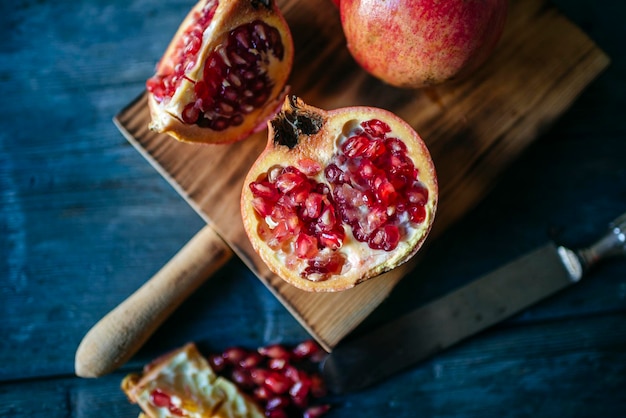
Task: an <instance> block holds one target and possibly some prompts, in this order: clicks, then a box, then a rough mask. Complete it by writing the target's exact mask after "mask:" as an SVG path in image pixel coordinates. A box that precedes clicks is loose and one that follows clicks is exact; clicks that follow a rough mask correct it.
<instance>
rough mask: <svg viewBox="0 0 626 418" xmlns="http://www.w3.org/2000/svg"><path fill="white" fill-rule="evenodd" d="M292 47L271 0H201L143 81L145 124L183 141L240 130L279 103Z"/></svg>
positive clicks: (250, 128) (249, 129) (256, 126)
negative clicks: (147, 119) (147, 121)
mask: <svg viewBox="0 0 626 418" xmlns="http://www.w3.org/2000/svg"><path fill="white" fill-rule="evenodd" d="M293 54H294V47H293V41H292V38H291V32H290V30H289V26H288V24H287V23H286V21H285V19H284V17H283V16H282V14H281V12H280V10H279V9H278V8H277V6H276V5H275V3H274V1H273V0H236V1H224V0H221V1H220V0H201V1H200V2H198V3H197V4H196V5H195V6H194V7H193V8H192V9H191V10H190V12H189V13H188V15H187V16H186V17H185V19H184V20H183V22H182V23H181V25H180V27H179V28H178V30H177V32H176V34H175V35H174V37H173V38H172V40H171V42H170V44H169V46H168V47H167V49H166V50H165V53H164V55H163V57H162V58H161V60H160V61H159V63H158V64H157V68H156V73H155V75H154V76H152V77H151V78H150V79H148V80H147V82H146V88H147V90H148V93H149V94H148V105H149V109H150V115H151V122H150V125H149V126H150V129H152V130H154V131H156V132H161V133H166V134H168V135H170V136H172V137H174V138H176V139H177V140H180V141H183V142H195V143H229V142H235V141H239V140H242V139H244V138H247V137H248V136H249V135H251V134H252V133H254V132H256V131H259V130H262V129H264V128H265V126H266V123H267V121H268V120H269V119H270V118H271V117H272V116H273V115H274V114H275V113H276V111H277V110H278V109H279V108H280V104H281V102H282V101H283V99H284V97H285V95H286V93H287V91H288V87H287V80H288V77H289V74H290V71H291V67H292V64H293Z"/></svg>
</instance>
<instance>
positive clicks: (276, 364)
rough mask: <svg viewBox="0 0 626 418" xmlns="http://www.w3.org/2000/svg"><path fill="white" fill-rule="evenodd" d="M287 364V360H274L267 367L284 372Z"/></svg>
mask: <svg viewBox="0 0 626 418" xmlns="http://www.w3.org/2000/svg"><path fill="white" fill-rule="evenodd" d="M287 364H288V363H287V359H284V358H273V359H270V360H269V361H268V362H267V367H268V368H270V369H271V370H284V369H285V367H286V366H287Z"/></svg>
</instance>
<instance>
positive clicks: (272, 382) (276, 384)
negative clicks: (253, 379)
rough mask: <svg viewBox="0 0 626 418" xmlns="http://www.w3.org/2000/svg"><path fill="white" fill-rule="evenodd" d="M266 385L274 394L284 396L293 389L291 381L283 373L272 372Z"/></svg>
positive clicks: (266, 380)
mask: <svg viewBox="0 0 626 418" xmlns="http://www.w3.org/2000/svg"><path fill="white" fill-rule="evenodd" d="M264 384H265V386H266V387H267V388H268V389H269V390H271V391H272V392H273V393H275V394H277V395H282V394H284V393H287V391H288V390H289V388H290V387H291V380H290V379H289V378H288V377H286V376H285V375H284V374H282V373H279V372H272V373H270V374H269V376H268V377H267V378H266V379H265V382H264Z"/></svg>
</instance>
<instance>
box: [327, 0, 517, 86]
mask: <svg viewBox="0 0 626 418" xmlns="http://www.w3.org/2000/svg"><path fill="white" fill-rule="evenodd" d="M337 3H339V2H338V1H337ZM373 3H375V5H374V4H373ZM338 6H339V8H340V13H341V23H342V26H343V31H344V33H345V36H346V40H347V47H348V50H349V51H350V53H351V54H352V56H353V57H354V59H355V60H356V61H357V62H358V63H359V64H360V65H361V66H362V67H363V68H364V69H365V70H366V71H368V72H369V73H371V74H372V75H374V76H376V77H378V78H380V79H381V80H383V81H385V82H386V83H389V84H391V85H394V86H398V87H405V88H419V87H424V86H429V85H436V84H441V83H444V82H446V81H448V80H451V79H455V78H459V77H463V76H465V75H467V74H469V73H471V72H472V71H474V70H475V69H477V68H478V67H479V66H480V65H482V64H483V63H484V62H485V61H486V60H487V58H488V57H489V56H490V55H491V53H492V51H493V50H494V48H495V47H496V45H497V43H498V40H499V39H500V37H501V34H502V31H503V29H504V25H505V21H506V16H507V10H508V1H507V0H448V1H433V0H412V1H399V2H371V1H368V0H341V2H340V4H338ZM369 28H372V29H369ZM374 33H375V36H373V34H374Z"/></svg>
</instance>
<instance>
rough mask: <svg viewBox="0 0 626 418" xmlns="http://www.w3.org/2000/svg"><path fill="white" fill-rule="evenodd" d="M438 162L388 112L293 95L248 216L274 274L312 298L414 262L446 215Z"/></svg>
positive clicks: (255, 171) (253, 185) (273, 134)
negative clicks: (440, 207)
mask: <svg viewBox="0 0 626 418" xmlns="http://www.w3.org/2000/svg"><path fill="white" fill-rule="evenodd" d="M437 198H438V186H437V177H436V174H435V168H434V165H433V161H432V159H431V157H430V154H429V152H428V149H427V148H426V145H425V144H424V142H423V141H422V139H421V138H420V137H419V135H418V134H417V133H416V132H415V131H414V130H413V128H411V126H409V125H408V124H407V123H406V122H405V121H403V120H402V119H400V118H399V117H397V116H396V115H394V114H393V113H391V112H388V111H386V110H382V109H377V108H372V107H347V108H342V109H337V110H332V111H324V110H321V109H317V108H314V107H312V106H308V105H307V104H305V103H304V102H303V101H302V100H300V99H299V98H296V97H293V96H289V97H287V98H286V99H285V103H284V104H283V107H282V110H281V111H280V112H279V113H278V114H277V115H276V117H275V118H274V119H272V120H271V121H270V123H269V136H268V143H267V146H266V148H265V150H264V152H263V153H262V154H261V155H260V156H259V158H258V159H257V161H256V162H255V163H254V165H253V166H252V168H251V169H250V171H249V173H248V175H247V177H246V179H245V182H244V186H243V192H242V196H241V208H242V216H243V222H244V226H245V230H246V233H247V234H248V237H249V238H250V241H251V243H252V246H253V247H254V249H255V251H257V252H258V253H259V255H260V257H261V258H262V259H263V261H264V262H265V263H266V264H267V265H268V267H269V269H270V270H271V271H273V272H274V273H276V274H277V275H278V276H280V277H282V278H283V279H284V280H285V281H287V282H289V283H291V284H292V285H294V286H296V287H298V288H300V289H303V290H307V291H340V290H345V289H348V288H351V287H353V286H355V285H356V284H358V283H361V282H363V281H365V280H367V279H369V278H372V277H375V276H378V275H379V274H381V273H384V272H385V271H388V270H391V269H392V268H394V267H397V266H398V265H400V264H402V263H404V262H405V261H407V260H408V259H409V258H411V257H412V256H413V255H414V254H415V253H416V252H417V251H418V249H419V248H420V247H421V245H422V243H423V242H424V240H425V238H426V236H427V235H428V233H429V231H430V229H431V225H432V223H433V219H434V216H435V210H436V207H437Z"/></svg>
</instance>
